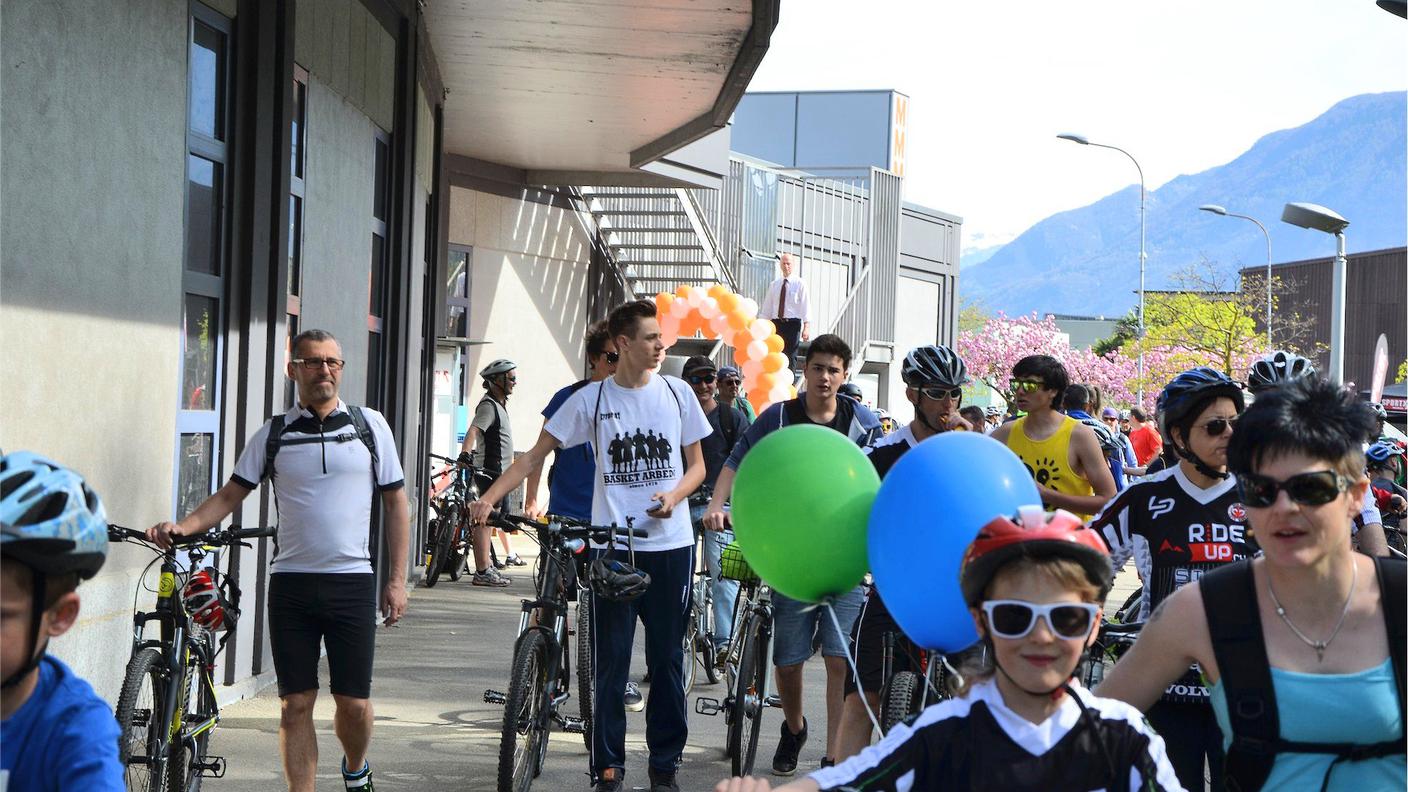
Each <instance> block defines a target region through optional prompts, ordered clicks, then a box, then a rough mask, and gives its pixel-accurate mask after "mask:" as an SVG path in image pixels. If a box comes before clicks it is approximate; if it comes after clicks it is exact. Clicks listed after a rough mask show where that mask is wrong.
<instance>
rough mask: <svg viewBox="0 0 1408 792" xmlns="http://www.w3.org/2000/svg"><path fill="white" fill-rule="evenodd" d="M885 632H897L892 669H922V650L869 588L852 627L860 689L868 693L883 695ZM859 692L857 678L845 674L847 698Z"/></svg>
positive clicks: (852, 645)
mask: <svg viewBox="0 0 1408 792" xmlns="http://www.w3.org/2000/svg"><path fill="white" fill-rule="evenodd" d="M885 633H894V636H895V645H894V650H893V655H892V657H893V660H892V661H891V670H892V672H893V673H898V672H900V671H917V670H919V669H920V668H921V667H922V664H921V661H922V658H923V654H924V653H923V651H922V650H920V649H919V647H918V646H916V645H915V644H914V642H913V641H911V640H909V637H908V636H906V635H905V634H904V631H902V630H901V629H900V626H899V625H898V624H896V623H895V617H893V616H891V615H890V609H889V608H886V607H885V603H884V601H883V600H881V599H880V592H879V591H877V590H876V589H874V588H872V589H870V593H869V594H867V595H866V598H865V604H864V605H862V606H861V609H860V616H859V617H858V618H857V619H856V623H855V625H854V626H853V627H851V653H852V655H853V656H854V657H855V659H856V670H857V671H858V672H859V675H860V684H861V687H862V688H864V689H865V692H867V693H876V694H878V693H880V691H881V690H882V689H883V688H884V687H885V679H884V676H885ZM855 692H856V678H855V675H852V674H847V675H846V695H847V696H849V695H851V694H852V693H855Z"/></svg>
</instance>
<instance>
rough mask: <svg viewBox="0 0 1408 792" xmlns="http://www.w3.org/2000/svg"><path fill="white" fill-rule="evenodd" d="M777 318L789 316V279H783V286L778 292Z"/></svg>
mask: <svg viewBox="0 0 1408 792" xmlns="http://www.w3.org/2000/svg"><path fill="white" fill-rule="evenodd" d="M777 318H778V319H786V318H787V279H786V278H783V279H782V288H781V289H779V290H778V292H777Z"/></svg>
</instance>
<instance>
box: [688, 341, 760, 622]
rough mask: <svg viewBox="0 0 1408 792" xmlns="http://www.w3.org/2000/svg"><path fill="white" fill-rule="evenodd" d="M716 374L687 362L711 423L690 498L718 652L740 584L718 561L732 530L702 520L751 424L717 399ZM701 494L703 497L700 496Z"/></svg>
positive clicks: (709, 365) (696, 361)
mask: <svg viewBox="0 0 1408 792" xmlns="http://www.w3.org/2000/svg"><path fill="white" fill-rule="evenodd" d="M716 380H717V374H716V372H715V371H714V361H712V360H710V359H709V358H707V357H704V356H703V355H695V356H694V357H691V358H690V359H689V360H686V361H685V363H684V381H685V382H688V383H689V387H690V388H692V389H693V390H694V395H695V396H696V397H697V398H698V399H699V407H700V409H702V410H703V411H704V417H705V418H706V419H708V421H709V428H710V429H712V430H713V432H712V433H711V434H710V435H709V436H708V437H705V438H704V439H703V440H701V441H700V443H699V447H700V449H701V450H702V451H703V452H704V484H703V486H701V487H700V489H699V490H698V492H697V493H696V494H695V495H693V496H690V499H689V519H690V521H691V522H693V523H694V528H695V532H696V533H700V532H702V533H703V536H704V568H705V569H706V570H707V571H708V572H709V580H710V581H712V582H711V583H710V584H709V593H710V594H711V595H712V597H713V600H714V634H713V635H711V636H709V637H710V638H711V639H712V640H713V641H714V647H715V648H716V649H718V648H722V647H723V645H724V643H725V642H726V641H728V640H729V638H730V637H732V635H731V633H732V631H733V606H734V602H735V601H736V600H737V599H738V581H736V580H723V579H722V578H721V577H720V575H719V558H720V557H721V556H722V555H723V551H724V548H725V547H727V546H728V545H729V543H731V542H732V541H733V531H732V530H727V529H726V530H723V531H703V530H702V525H701V521H702V520H703V519H704V512H705V510H706V509H707V508H708V506H709V494H710V493H711V492H713V490H714V482H716V481H717V480H718V478H719V471H720V470H723V467H724V462H725V461H726V460H727V459H728V455H729V453H730V452H732V451H733V446H734V444H735V443H737V442H738V437H739V435H741V434H743V430H745V429H747V428H748V426H749V424H751V423H752V421H751V420H749V418H748V416H746V415H744V414H743V412H742V411H741V410H739V409H738V408H737V407H732V406H729V405H725V404H721V403H719V402H718V401H717V400H716V399H715V398H714V383H715V381H716ZM701 495H702V497H700V496H701Z"/></svg>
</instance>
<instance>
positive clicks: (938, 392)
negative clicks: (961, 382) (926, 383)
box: [919, 387, 963, 401]
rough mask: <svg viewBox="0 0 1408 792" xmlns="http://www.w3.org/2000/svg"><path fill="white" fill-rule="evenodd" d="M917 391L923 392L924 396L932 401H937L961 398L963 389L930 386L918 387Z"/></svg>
mask: <svg viewBox="0 0 1408 792" xmlns="http://www.w3.org/2000/svg"><path fill="white" fill-rule="evenodd" d="M919 392H920V393H922V394H924V396H925V397H926V398H930V399H933V400H934V401H938V400H939V399H961V398H963V389H962V388H940V387H930V388H920V389H919Z"/></svg>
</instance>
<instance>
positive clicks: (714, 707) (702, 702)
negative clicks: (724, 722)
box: [694, 696, 724, 715]
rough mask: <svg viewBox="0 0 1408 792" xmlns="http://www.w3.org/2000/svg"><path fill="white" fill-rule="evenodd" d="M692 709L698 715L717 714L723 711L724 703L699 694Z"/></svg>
mask: <svg viewBox="0 0 1408 792" xmlns="http://www.w3.org/2000/svg"><path fill="white" fill-rule="evenodd" d="M694 711H695V712H696V713H698V714H700V715H718V714H719V713H720V712H723V711H724V705H723V704H722V703H720V702H719V700H718V699H712V698H706V697H704V696H700V697H699V698H697V699H695V700H694Z"/></svg>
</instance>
